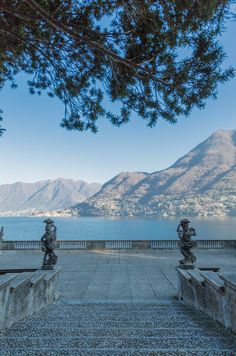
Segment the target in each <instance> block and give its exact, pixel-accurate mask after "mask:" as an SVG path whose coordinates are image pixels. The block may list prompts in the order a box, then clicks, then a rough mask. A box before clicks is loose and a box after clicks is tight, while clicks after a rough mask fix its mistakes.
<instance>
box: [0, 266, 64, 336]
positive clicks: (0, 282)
mask: <svg viewBox="0 0 236 356" xmlns="http://www.w3.org/2000/svg"><path fill="white" fill-rule="evenodd" d="M59 270H60V268H58V267H57V268H55V269H54V270H52V271H43V270H37V271H35V272H23V273H6V274H4V275H2V276H0V330H3V329H7V328H9V327H10V326H11V325H12V324H14V323H15V322H17V321H19V320H21V319H24V318H25V317H27V316H29V315H31V314H33V313H34V312H36V311H38V310H40V309H41V308H42V307H44V306H45V305H47V304H50V303H52V302H53V301H54V300H55V299H56V297H57V296H58V291H57V284H58V277H59Z"/></svg>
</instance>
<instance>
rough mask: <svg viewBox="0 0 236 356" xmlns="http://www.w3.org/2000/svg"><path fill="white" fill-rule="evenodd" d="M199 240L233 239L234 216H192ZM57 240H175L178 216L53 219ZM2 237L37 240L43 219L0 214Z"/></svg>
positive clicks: (235, 236) (41, 231) (42, 225)
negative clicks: (1, 215)
mask: <svg viewBox="0 0 236 356" xmlns="http://www.w3.org/2000/svg"><path fill="white" fill-rule="evenodd" d="M190 220H191V222H192V224H191V225H192V226H193V227H195V228H196V231H197V239H200V240H221V239H222V240H234V239H235V238H236V218H235V217H225V218H209V217H207V218H193V219H191V218H190ZM54 221H55V225H56V226H57V229H58V230H57V239H58V240H175V239H177V234H176V228H177V225H178V223H179V219H178V218H173V219H155V218H119V217H110V218H105V217H103V218H101V217H99V218H97V217H74V218H54ZM0 226H4V232H5V233H4V239H5V240H39V239H40V238H41V236H42V235H43V233H44V227H45V225H44V223H43V218H41V217H40V218H39V217H0Z"/></svg>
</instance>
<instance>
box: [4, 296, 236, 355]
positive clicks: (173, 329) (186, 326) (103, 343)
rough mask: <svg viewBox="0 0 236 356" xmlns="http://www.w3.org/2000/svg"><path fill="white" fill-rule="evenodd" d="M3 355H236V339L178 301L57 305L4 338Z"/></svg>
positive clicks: (16, 328) (13, 327) (31, 318)
mask: <svg viewBox="0 0 236 356" xmlns="http://www.w3.org/2000/svg"><path fill="white" fill-rule="evenodd" d="M0 355H1V356H5V355H11V356H16V355H17V356H23V355H34V356H36V355H44V356H45V355H46V356H51V355H54V356H58V355H63V356H64V355H76V356H79V355H91V356H92V355H93V356H98V355H101V356H103V355H107V356H108V355H109V356H113V355H114V356H116V355H135V356H139V355H145V356H146V355H150V356H155V355H168V356H171V355H181V356H182V355H207V356H208V355H212V356H217V355H229V356H233V355H236V335H235V334H232V333H231V332H230V331H228V330H226V329H224V328H223V327H222V326H220V324H218V323H217V322H215V321H213V320H211V319H210V318H209V317H208V316H205V315H204V314H202V313H200V312H195V311H193V310H192V309H190V308H189V307H187V306H186V305H184V304H182V303H180V302H177V301H165V302H164V301H160V302H158V303H136V304H135V303H129V304H128V303H97V304H95V303H94V304H91V303H90V304H89V303H87V304H62V302H61V303H60V302H57V303H55V304H53V305H50V306H48V307H46V308H44V309H42V310H41V311H40V312H38V313H37V314H34V315H33V316H31V317H29V318H28V319H25V320H23V321H20V322H18V323H16V324H14V325H13V326H12V327H11V328H10V329H8V330H7V331H5V332H3V333H2V334H1V335H0Z"/></svg>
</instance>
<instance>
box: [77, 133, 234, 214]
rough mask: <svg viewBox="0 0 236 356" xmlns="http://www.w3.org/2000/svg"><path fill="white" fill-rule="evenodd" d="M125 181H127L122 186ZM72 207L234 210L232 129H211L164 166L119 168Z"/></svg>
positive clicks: (129, 210) (174, 211) (91, 210)
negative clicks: (156, 169)
mask: <svg viewBox="0 0 236 356" xmlns="http://www.w3.org/2000/svg"><path fill="white" fill-rule="evenodd" d="M121 178H122V179H121ZM137 178H138V179H137ZM127 180H128V181H129V182H131V184H130V185H129V186H128V187H127V185H126V186H125V187H124V184H125V182H126V181H127ZM117 181H120V182H121V183H120V186H119V189H117V184H116V182H117ZM107 187H109V190H108V189H107ZM74 211H75V212H77V213H78V214H79V215H95V216H96V215H149V214H156V215H159V216H167V215H168V216H169V215H170V216H171V215H182V214H185V213H186V214H188V215H230V214H232V215H234V214H235V213H236V130H231V131H225V130H219V131H216V132H215V133H214V134H212V135H211V136H210V137H209V138H208V139H207V140H205V141H204V142H202V143H201V144H199V145H198V146H197V147H195V148H194V149H193V150H191V151H190V152H189V153H187V154H186V155H185V156H183V157H182V158H180V159H179V160H178V161H177V162H175V163H174V164H173V165H172V166H171V167H170V168H167V169H164V170H163V171H159V172H154V173H131V172H127V173H121V174H119V175H118V176H116V177H115V178H114V179H112V180H111V181H109V182H108V183H106V184H105V185H103V186H102V188H101V190H100V191H99V192H98V193H97V194H96V195H94V196H92V197H90V198H89V199H87V200H86V201H84V202H83V203H81V204H79V205H77V206H76V207H75V208H74Z"/></svg>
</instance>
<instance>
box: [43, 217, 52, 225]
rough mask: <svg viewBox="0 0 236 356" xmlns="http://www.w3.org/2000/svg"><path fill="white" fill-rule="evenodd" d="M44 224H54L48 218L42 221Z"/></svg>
mask: <svg viewBox="0 0 236 356" xmlns="http://www.w3.org/2000/svg"><path fill="white" fill-rule="evenodd" d="M43 222H44V224H54V221H53V220H52V219H50V218H47V219H45V220H43Z"/></svg>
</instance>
